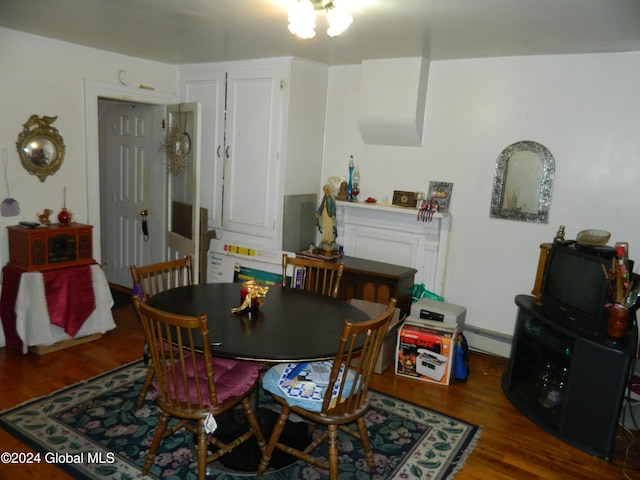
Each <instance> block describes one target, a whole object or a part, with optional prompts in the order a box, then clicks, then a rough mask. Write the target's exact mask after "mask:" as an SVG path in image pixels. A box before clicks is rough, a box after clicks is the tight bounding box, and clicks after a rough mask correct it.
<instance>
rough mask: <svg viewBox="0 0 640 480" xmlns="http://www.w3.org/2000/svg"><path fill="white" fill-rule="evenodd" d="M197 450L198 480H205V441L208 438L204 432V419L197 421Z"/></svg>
mask: <svg viewBox="0 0 640 480" xmlns="http://www.w3.org/2000/svg"><path fill="white" fill-rule="evenodd" d="M196 438H197V448H198V480H205V478H206V476H207V454H208V452H207V439H208V436H207V434H206V432H205V431H204V419H200V420H198V428H197V430H196Z"/></svg>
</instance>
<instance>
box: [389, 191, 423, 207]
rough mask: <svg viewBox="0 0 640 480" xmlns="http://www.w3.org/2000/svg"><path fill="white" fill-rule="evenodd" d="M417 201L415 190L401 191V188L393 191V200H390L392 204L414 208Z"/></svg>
mask: <svg viewBox="0 0 640 480" xmlns="http://www.w3.org/2000/svg"><path fill="white" fill-rule="evenodd" d="M417 202H418V199H417V195H416V192H403V191H401V190H394V191H393V201H392V202H391V203H392V204H393V205H397V206H399V207H412V208H416V203H417Z"/></svg>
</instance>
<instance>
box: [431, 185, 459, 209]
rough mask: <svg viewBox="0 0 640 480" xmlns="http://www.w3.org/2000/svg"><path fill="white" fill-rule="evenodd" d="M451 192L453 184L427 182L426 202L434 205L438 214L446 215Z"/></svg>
mask: <svg viewBox="0 0 640 480" xmlns="http://www.w3.org/2000/svg"><path fill="white" fill-rule="evenodd" d="M452 192H453V183H451V182H429V192H428V193H427V202H429V203H434V204H436V205H437V207H438V212H440V213H446V212H448V211H449V203H450V202H451V193H452Z"/></svg>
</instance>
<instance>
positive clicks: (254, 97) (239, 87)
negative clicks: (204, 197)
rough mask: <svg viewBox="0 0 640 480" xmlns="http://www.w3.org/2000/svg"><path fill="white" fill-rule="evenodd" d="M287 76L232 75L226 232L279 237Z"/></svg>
mask: <svg viewBox="0 0 640 480" xmlns="http://www.w3.org/2000/svg"><path fill="white" fill-rule="evenodd" d="M283 75H284V72H283V69H282V68H280V67H276V66H265V67H247V68H241V69H237V70H232V71H231V70H230V71H229V72H228V74H227V117H226V124H225V125H226V129H225V150H224V151H225V169H224V195H223V198H224V203H223V204H224V211H223V225H222V226H223V228H224V229H225V230H229V231H233V232H238V233H244V234H249V235H255V236H260V237H266V238H274V237H275V228H276V217H277V212H278V209H280V201H279V200H280V197H281V190H282V187H281V185H280V183H281V166H280V161H281V160H280V149H281V136H282V112H283V105H282V103H283V100H282V99H283V93H282V88H281V82H282V78H283Z"/></svg>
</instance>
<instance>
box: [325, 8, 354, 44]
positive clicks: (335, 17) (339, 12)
mask: <svg viewBox="0 0 640 480" xmlns="http://www.w3.org/2000/svg"><path fill="white" fill-rule="evenodd" d="M327 21H328V22H329V28H328V30H327V35H329V36H330V37H337V36H338V35H340V34H341V33H342V32H344V31H345V30H346V29H347V28H349V26H350V25H351V23H353V16H351V15H350V14H349V13H348V12H347V11H346V10H345V9H344V8H342V7H335V8H332V9H330V10H329V11H328V12H327Z"/></svg>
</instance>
